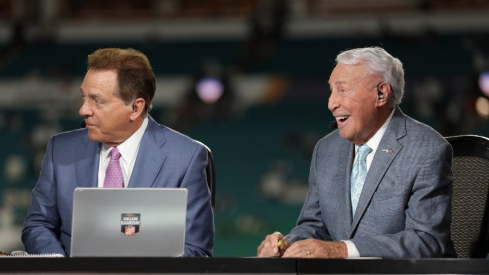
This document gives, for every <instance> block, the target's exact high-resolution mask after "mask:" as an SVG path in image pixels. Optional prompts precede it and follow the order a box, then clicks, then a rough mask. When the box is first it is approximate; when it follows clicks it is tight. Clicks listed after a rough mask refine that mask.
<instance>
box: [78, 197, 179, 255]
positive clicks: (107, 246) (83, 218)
mask: <svg viewBox="0 0 489 275" xmlns="http://www.w3.org/2000/svg"><path fill="white" fill-rule="evenodd" d="M187 192H188V191H187V189H185V188H76V189H75V193H74V198H73V223H72V233H71V257H180V256H182V254H183V251H184V244H185V221H186V215H187Z"/></svg>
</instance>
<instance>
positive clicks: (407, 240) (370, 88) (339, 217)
mask: <svg viewBox="0 0 489 275" xmlns="http://www.w3.org/2000/svg"><path fill="white" fill-rule="evenodd" d="M336 62H337V65H336V67H335V68H334V70H333V72H332V73H331V76H330V78H329V85H330V87H331V96H330V98H329V103H328V108H329V109H330V110H331V112H332V113H333V116H334V117H335V119H336V120H335V122H334V123H333V124H335V127H337V128H338V130H335V131H333V132H332V133H330V134H329V135H327V136H326V137H324V138H322V139H321V140H320V141H319V142H318V143H317V145H316V148H315V150H314V155H313V158H312V163H311V170H310V175H309V193H308V195H307V198H306V202H305V203H304V206H303V208H302V211H301V213H300V216H299V219H298V221H297V226H296V227H295V228H294V229H292V231H291V232H290V234H288V235H287V236H283V235H282V234H281V233H280V232H275V233H273V234H270V235H268V236H267V237H266V238H265V240H264V241H263V242H262V243H261V245H260V246H259V247H258V250H257V254H258V256H261V257H293V258H302V257H306V258H353V257H382V258H423V257H455V256H456V254H455V250H454V247H453V242H452V241H451V239H450V223H451V194H452V170H451V166H452V148H451V146H450V145H449V143H448V142H447V141H446V140H445V139H444V138H443V137H442V136H441V135H440V134H439V133H437V132H436V131H435V130H433V129H432V128H430V127H428V126H426V125H424V124H422V123H419V122H417V121H415V120H413V119H412V118H410V117H408V116H406V115H404V114H403V113H402V111H401V110H400V108H399V107H398V105H399V104H400V102H401V99H402V96H403V93H404V70H403V67H402V63H401V61H399V59H397V58H394V57H392V56H391V55H390V54H389V53H387V52H386V51H385V50H384V49H382V48H379V47H368V48H359V49H353V50H348V51H345V52H342V53H340V54H339V55H338V56H337V58H336Z"/></svg>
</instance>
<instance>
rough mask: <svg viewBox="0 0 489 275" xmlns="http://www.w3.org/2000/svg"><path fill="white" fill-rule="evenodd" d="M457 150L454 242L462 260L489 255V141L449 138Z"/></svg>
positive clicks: (453, 221)
mask: <svg viewBox="0 0 489 275" xmlns="http://www.w3.org/2000/svg"><path fill="white" fill-rule="evenodd" d="M446 140H447V141H448V142H449V143H450V144H451V145H452V147H453V166H452V171H453V197H452V227H451V231H452V239H453V242H454V244H455V250H456V252H457V254H458V257H459V258H486V256H487V255H488V253H489V138H486V137H481V136H475V135H463V136H452V137H446Z"/></svg>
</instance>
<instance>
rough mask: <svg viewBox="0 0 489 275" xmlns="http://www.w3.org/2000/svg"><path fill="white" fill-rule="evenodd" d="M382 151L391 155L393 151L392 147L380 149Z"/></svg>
mask: <svg viewBox="0 0 489 275" xmlns="http://www.w3.org/2000/svg"><path fill="white" fill-rule="evenodd" d="M382 152H385V153H389V154H391V155H393V154H394V152H392V149H384V150H382Z"/></svg>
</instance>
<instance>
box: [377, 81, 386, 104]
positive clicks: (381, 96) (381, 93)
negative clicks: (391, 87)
mask: <svg viewBox="0 0 489 275" xmlns="http://www.w3.org/2000/svg"><path fill="white" fill-rule="evenodd" d="M382 83H383V82H380V83H379V84H378V85H377V92H378V94H379V100H381V99H384V98H385V95H384V93H383V92H382V91H381V90H380V84H382Z"/></svg>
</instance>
